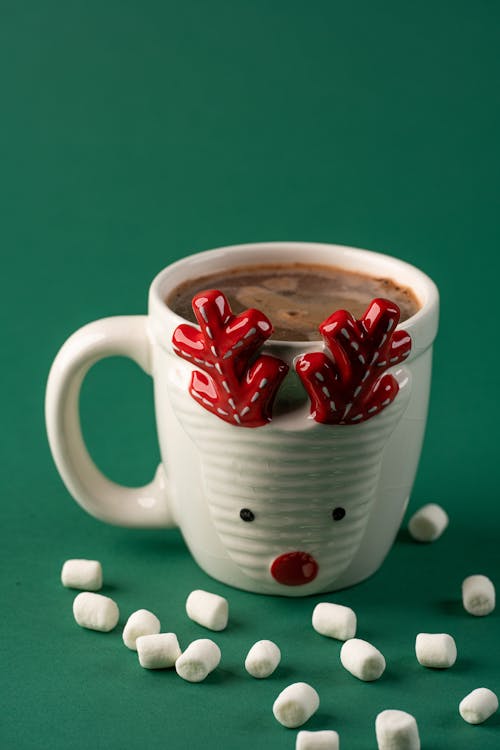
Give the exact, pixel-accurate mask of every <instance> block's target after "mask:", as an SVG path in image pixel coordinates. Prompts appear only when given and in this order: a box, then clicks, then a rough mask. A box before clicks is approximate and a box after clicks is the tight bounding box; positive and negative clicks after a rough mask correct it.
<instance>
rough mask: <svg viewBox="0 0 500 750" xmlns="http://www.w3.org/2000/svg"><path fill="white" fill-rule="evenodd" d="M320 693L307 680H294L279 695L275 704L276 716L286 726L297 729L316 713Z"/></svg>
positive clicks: (274, 712) (274, 711)
mask: <svg viewBox="0 0 500 750" xmlns="http://www.w3.org/2000/svg"><path fill="white" fill-rule="evenodd" d="M318 707H319V695H318V693H317V692H316V690H315V689H314V688H313V687H311V686H310V685H308V684H307V683H306V682H294V683H293V684H292V685H289V686H288V687H286V688H285V689H284V690H282V691H281V693H280V694H279V695H278V697H277V698H276V700H275V701H274V704H273V714H274V718H275V719H276V720H277V721H279V723H280V724H283V726H284V727H288V728H289V729H295V727H300V726H301V725H302V724H304V723H305V722H306V721H307V720H308V719H310V718H311V716H312V715H313V714H314V713H316V711H317V710H318Z"/></svg>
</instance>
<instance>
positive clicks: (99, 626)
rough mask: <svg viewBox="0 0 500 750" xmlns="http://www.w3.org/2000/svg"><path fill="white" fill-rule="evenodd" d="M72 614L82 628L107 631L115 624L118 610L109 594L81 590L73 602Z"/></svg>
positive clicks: (118, 614) (118, 613) (118, 615)
mask: <svg viewBox="0 0 500 750" xmlns="http://www.w3.org/2000/svg"><path fill="white" fill-rule="evenodd" d="M73 616H74V618H75V620H76V621H77V623H78V625H80V626H81V627H82V628H89V630H100V631H102V632H103V633H108V632H109V631H110V630H113V628H114V627H115V626H116V624H117V622H118V619H119V617H120V610H119V609H118V607H117V605H116V603H115V602H114V601H113V600H112V599H110V598H109V596H103V595H102V594H91V593H90V591H82V593H81V594H78V595H77V596H76V597H75V600H74V602H73Z"/></svg>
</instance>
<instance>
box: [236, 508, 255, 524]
mask: <svg viewBox="0 0 500 750" xmlns="http://www.w3.org/2000/svg"><path fill="white" fill-rule="evenodd" d="M240 518H241V520H242V521H253V520H254V518H255V515H254V514H253V513H252V511H251V510H249V509H248V508H242V509H241V510H240Z"/></svg>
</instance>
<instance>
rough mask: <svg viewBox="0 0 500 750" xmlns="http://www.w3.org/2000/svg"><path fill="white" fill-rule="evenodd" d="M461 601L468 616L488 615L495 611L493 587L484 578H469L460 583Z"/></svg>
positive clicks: (479, 576) (488, 580) (477, 576)
mask: <svg viewBox="0 0 500 750" xmlns="http://www.w3.org/2000/svg"><path fill="white" fill-rule="evenodd" d="M462 601H463V604H464V608H465V609H466V610H467V612H468V613H469V614H470V615H475V616H476V617H483V616H484V615H489V614H490V612H493V610H494V609H495V587H494V585H493V583H492V582H491V581H490V579H489V578H487V577H486V576H481V575H476V576H469V577H468V578H466V579H465V580H464V581H463V583H462Z"/></svg>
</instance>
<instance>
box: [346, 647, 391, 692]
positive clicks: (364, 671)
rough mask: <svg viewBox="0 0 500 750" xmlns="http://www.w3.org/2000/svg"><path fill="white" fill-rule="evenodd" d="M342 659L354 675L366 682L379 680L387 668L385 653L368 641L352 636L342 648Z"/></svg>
mask: <svg viewBox="0 0 500 750" xmlns="http://www.w3.org/2000/svg"><path fill="white" fill-rule="evenodd" d="M340 661H341V662H342V666H343V667H344V668H345V669H347V671H348V672H350V673H351V674H352V675H354V677H357V678H358V679H359V680H364V681H365V682H371V681H372V680H378V678H379V677H381V675H382V674H383V672H384V670H385V659H384V656H383V654H381V653H380V651H379V650H378V649H377V648H375V646H372V644H371V643H368V641H362V640H361V638H351V639H350V640H348V641H346V642H345V643H344V645H343V646H342V648H341V649H340Z"/></svg>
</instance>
